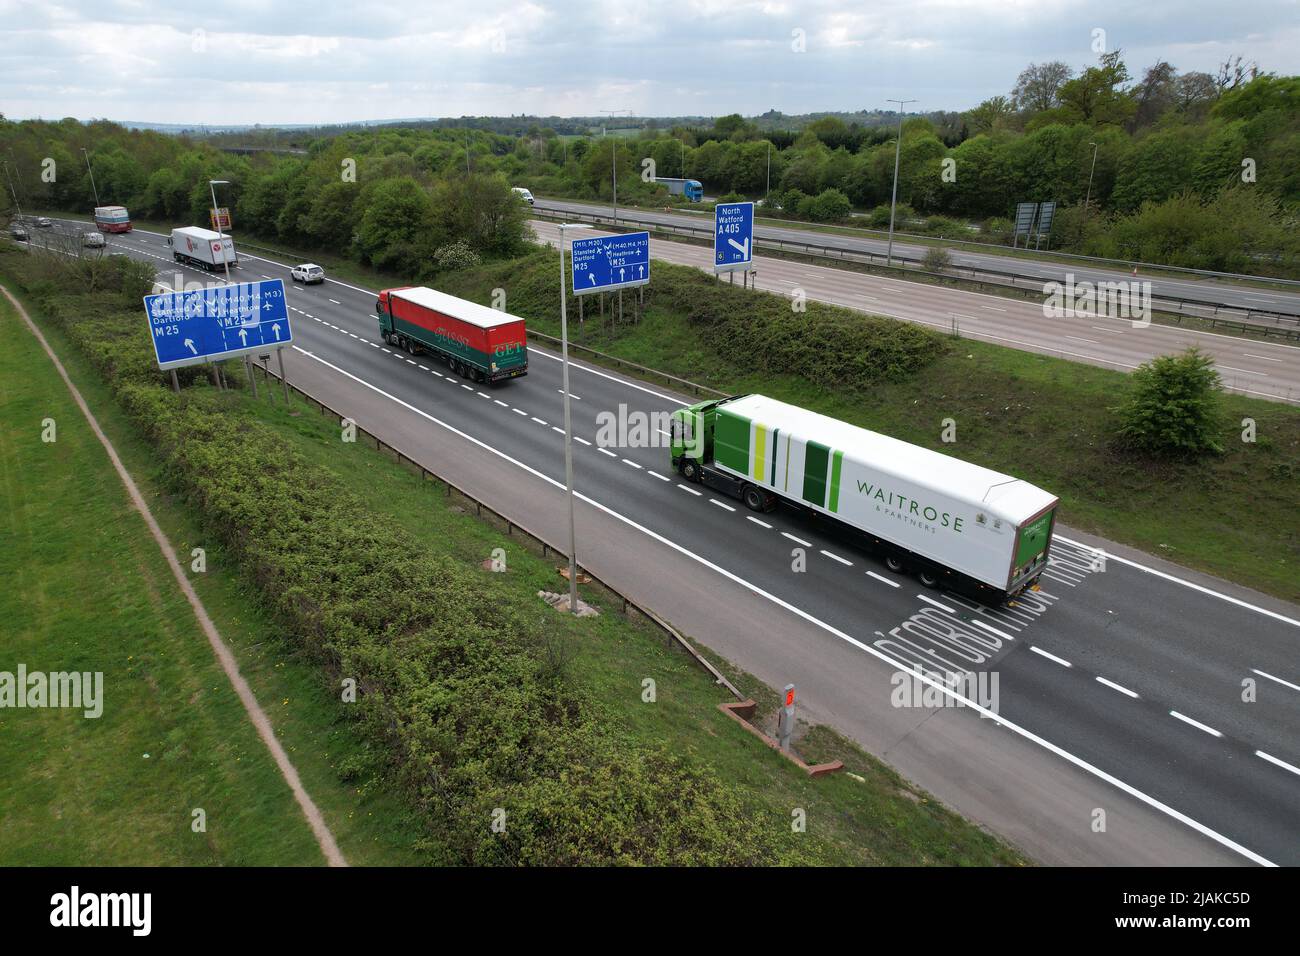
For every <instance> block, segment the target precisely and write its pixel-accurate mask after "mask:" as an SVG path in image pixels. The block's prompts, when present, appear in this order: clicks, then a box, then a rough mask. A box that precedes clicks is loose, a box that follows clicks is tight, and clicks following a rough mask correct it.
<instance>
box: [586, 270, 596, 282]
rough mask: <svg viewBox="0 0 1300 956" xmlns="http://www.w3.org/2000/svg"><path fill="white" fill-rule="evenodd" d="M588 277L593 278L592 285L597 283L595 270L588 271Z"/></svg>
mask: <svg viewBox="0 0 1300 956" xmlns="http://www.w3.org/2000/svg"><path fill="white" fill-rule="evenodd" d="M587 278H588V279H590V280H591V284H592V285H595V284H596V274H595V273H594V272H588V273H587Z"/></svg>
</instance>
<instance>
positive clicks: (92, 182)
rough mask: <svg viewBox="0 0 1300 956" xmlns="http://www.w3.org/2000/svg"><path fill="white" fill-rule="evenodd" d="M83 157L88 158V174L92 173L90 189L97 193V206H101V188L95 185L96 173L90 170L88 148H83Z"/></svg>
mask: <svg viewBox="0 0 1300 956" xmlns="http://www.w3.org/2000/svg"><path fill="white" fill-rule="evenodd" d="M81 155H82V156H84V157H86V172H88V173H90V188H91V189H93V190H94V191H95V205H96V206H98V205H99V187H98V186H96V185H95V171H94V170H93V169H91V168H90V154H89V153H88V152H86V147H84V146H83V147H81Z"/></svg>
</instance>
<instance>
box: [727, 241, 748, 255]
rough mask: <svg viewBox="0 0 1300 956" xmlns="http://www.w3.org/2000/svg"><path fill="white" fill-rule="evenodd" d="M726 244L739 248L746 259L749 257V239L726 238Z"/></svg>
mask: <svg viewBox="0 0 1300 956" xmlns="http://www.w3.org/2000/svg"><path fill="white" fill-rule="evenodd" d="M727 244H728V245H730V246H734V247H735V248H737V249H739V250H740V255H741V257H742V258H745V259H748V258H749V240H748V239H746V240H745V241H744V242H737V241H736V240H735V239H728V240H727Z"/></svg>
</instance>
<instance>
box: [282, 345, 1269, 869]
mask: <svg viewBox="0 0 1300 956" xmlns="http://www.w3.org/2000/svg"><path fill="white" fill-rule="evenodd" d="M292 347H293V349H294V350H295V351H297V352H301V353H302V354H303V355H305V356H306V357H307V358H310V359H312V360H313V361H315V362H319V363H320V364H321V365H324V366H325V367H326V368H329V369H332V370H333V371H335V372H337V373H338V374H340V375H342V376H344V377H345V378H348V379H351V380H352V381H354V382H356V383H357V384H358V385H361V386H363V387H365V388H368V389H370V390H371V391H372V392H375V393H376V394H378V395H382V396H384V397H385V398H387V399H389V400H390V401H392V402H395V403H396V404H398V405H401V406H402V407H403V408H405V409H407V410H409V411H411V412H414V413H415V414H417V415H419V416H420V417H421V418H424V419H427V420H428V421H431V422H433V423H434V424H435V425H438V426H440V427H442V428H445V429H446V430H447V431H449V432H451V433H452V434H453V435H456V436H458V437H460V438H462V439H464V440H465V441H468V442H470V443H471V444H474V445H477V446H478V447H479V448H482V449H483V450H484V451H486V452H488V453H490V454H493V455H496V456H497V457H498V458H500V459H502V460H503V461H507V462H509V463H510V464H512V465H514V466H515V467H517V468H519V469H521V470H523V471H526V472H527V473H528V474H530V475H532V476H533V477H535V478H537V479H539V480H541V481H544V482H546V483H547V484H548V485H551V486H552V487H554V488H560V489H562V488H564V483H563V482H561V481H557V480H556V479H554V478H551V477H550V476H549V475H544V474H542V473H541V472H540V471H538V470H537V469H536V468H533V467H531V466H530V465H526V464H524V463H523V462H522V461H519V460H518V459H515V458H512V457H510V456H509V455H507V454H506V453H505V452H503V451H501V450H500V449H497V448H493V447H492V446H491V445H489V444H488V443H487V442H485V441H482V440H481V439H478V438H475V437H474V436H473V435H470V434H468V433H466V432H463V431H461V430H460V429H459V428H456V427H455V426H454V425H449V424H447V423H446V422H444V421H441V420H440V419H438V418H436V417H434V416H433V415H430V414H429V413H428V412H426V411H424V410H423V409H419V408H416V407H415V406H414V405H411V404H410V403H408V402H405V401H403V400H402V399H400V398H398V397H397V396H396V395H392V394H390V393H388V392H385V391H384V390H383V389H381V388H379V387H378V386H377V385H372V384H370V383H369V382H367V381H366V380H365V379H362V378H358V377H357V376H356V375H353V374H352V373H351V372H349V371H347V370H346V369H342V368H340V367H339V366H337V365H334V364H333V363H331V362H328V361H326V360H325V359H323V358H320V357H319V356H317V355H312V354H311V353H310V352H307V351H305V350H303V349H301V348H299V347H298V346H297V345H294V346H292ZM678 487H679V488H684V489H685V490H687V491H690V492H692V493H693V494H696V495H698V494H700V492H698V491H695V489H693V488H687V487H686V486H685V485H678ZM574 496H575V497H577V498H580V499H581V500H582V501H584V502H586V503H587V504H589V505H591V506H592V507H593V508H595V509H597V510H598V511H602V512H604V513H605V514H607V515H609V516H610V517H611V518H613V519H614V520H615V521H619V522H622V523H623V524H625V525H627V526H628V527H629V528H632V529H634V530H636V531H639V532H641V533H642V534H644V535H645V536H646V537H648V538H650V539H651V540H652V541H657V542H658V543H660V544H662V545H663V546H664V547H666V548H671V549H672V550H673V551H676V552H677V553H678V554H680V555H682V556H683V557H685V558H687V559H688V560H691V561H694V562H696V563H697V564H700V565H702V566H703V567H706V568H708V569H709V570H711V571H713V572H715V573H717V574H719V575H721V576H722V577H724V578H726V579H727V580H728V581H731V582H732V583H733V584H736V585H738V586H739V587H742V588H744V589H745V590H747V591H749V592H750V593H752V594H755V595H757V596H759V597H761V598H763V599H764V600H767V601H770V602H771V603H773V604H775V605H776V606H777V607H780V608H782V609H783V610H785V611H788V612H789V613H791V614H793V615H795V616H796V617H799V618H802V619H803V620H805V621H807V622H808V623H809V624H811V625H813V626H814V627H816V628H819V629H820V630H823V631H825V632H826V633H827V634H830V635H831V636H833V637H836V638H838V639H840V640H841V641H844V642H845V643H846V644H849V645H851V646H853V647H856V648H857V649H858V650H860V651H863V652H864V653H866V654H869V655H871V656H872V657H874V658H876V659H877V660H879V661H881V662H883V663H884V664H886V665H888V666H889V667H891V668H893V669H894V670H896V671H898V670H907V671H910V670H911V668H910V667H908V666H907V665H905V664H902V663H900V662H899V661H896V660H894V659H893V658H892V657H890V656H889V655H888V654H886V653H885V652H884V651H882V650H880V649H879V648H877V647H873V646H872V645H870V644H864V643H863V642H862V641H859V640H858V639H857V638H855V637H851V636H850V635H848V634H846V633H845V632H844V631H841V630H840V629H839V628H837V627H835V626H833V625H831V624H828V623H826V622H825V621H822V620H820V619H819V618H817V617H815V616H813V615H812V614H810V613H808V612H807V611H805V610H803V609H802V608H799V607H795V606H794V605H793V604H791V603H789V602H788V601H785V600H782V599H781V598H779V597H777V596H776V595H775V594H771V593H769V592H767V591H764V590H763V589H762V588H760V587H758V585H756V584H752V583H751V582H749V581H747V580H745V579H744V578H742V577H741V576H740V575H738V574H736V573H735V572H732V571H728V570H727V569H726V568H724V567H722V566H721V565H718V564H715V563H713V562H712V561H710V560H708V559H707V558H704V557H701V556H700V555H698V554H696V553H694V552H693V551H691V550H690V549H689V548H686V547H684V546H682V545H680V544H678V543H677V542H675V541H671V540H669V539H668V538H665V537H664V536H663V535H661V534H659V533H658V532H655V531H651V530H650V529H649V528H647V527H645V526H644V525H641V524H638V523H637V522H635V521H633V520H632V519H631V518H628V517H627V516H625V515H622V514H619V513H618V512H617V511H615V510H613V509H612V508H610V507H609V506H607V505H604V504H601V503H600V502H599V501H597V500H595V499H594V498H592V497H590V496H589V495H586V494H583V493H582V492H580V491H575V492H574ZM915 679H916V680H919V681H921V682H922V683H924V684H926V685H928V686H930V687H933V688H934V689H935V690H937V691H938V692H939V693H941V694H943V695H944V696H946V697H949V698H951V699H952V700H954V701H956V702H958V703H960V704H962V705H963V706H965V707H967V708H969V709H970V710H972V711H974V712H975V713H977V714H980V715H982V716H984V717H987V718H989V719H991V720H993V721H994V722H995V723H997V724H998V725H1000V726H1002V727H1005V728H1006V729H1007V730H1010V731H1011V732H1012V733H1014V734H1016V735H1018V736H1020V737H1023V738H1024V739H1025V740H1028V741H1030V742H1031V743H1034V744H1037V745H1038V746H1040V747H1042V748H1043V749H1044V750H1046V751H1048V752H1049V753H1051V754H1054V755H1056V756H1057V757H1060V758H1061V759H1062V760H1065V761H1066V762H1068V763H1070V764H1073V765H1074V766H1075V767H1078V768H1079V769H1080V770H1082V771H1084V772H1085V773H1089V774H1092V775H1093V776H1094V777H1096V778H1097V779H1098V780H1101V781H1103V782H1105V783H1108V784H1110V785H1111V786H1113V787H1115V788H1116V789H1118V790H1120V791H1122V792H1124V793H1126V794H1128V795H1129V796H1130V797H1132V798H1133V799H1135V800H1138V801H1140V802H1142V803H1145V804H1146V805H1147V806H1149V807H1151V808H1152V809H1154V810H1157V811H1158V812H1160V813H1163V814H1165V815H1166V816H1168V817H1170V818H1171V819H1173V820H1177V821H1178V822H1179V823H1182V824H1183V825H1184V826H1187V827H1189V828H1190V829H1192V830H1195V831H1196V832H1197V833H1199V834H1201V835H1202V836H1204V837H1207V838H1208V839H1211V840H1213V841H1214V842H1216V843H1218V844H1219V845H1220V846H1223V847H1226V848H1227V849H1229V850H1231V851H1233V852H1234V853H1237V854H1239V855H1241V856H1243V857H1245V858H1246V859H1248V860H1250V861H1251V862H1253V863H1258V864H1259V865H1260V866H1270V867H1272V866H1277V864H1276V863H1274V862H1272V861H1271V860H1269V859H1268V858H1267V857H1263V856H1261V855H1260V854H1258V853H1256V852H1255V851H1254V850H1250V849H1248V848H1246V847H1244V846H1242V845H1241V844H1240V843H1237V842H1236V841H1235V840H1232V839H1230V838H1229V837H1226V836H1224V835H1223V834H1222V833H1219V832H1218V831H1217V830H1213V829H1211V828H1210V827H1207V826H1206V825H1205V824H1203V823H1200V822H1198V821H1196V820H1194V819H1192V818H1191V817H1189V816H1188V815H1187V814H1185V813H1183V812H1182V811H1180V810H1175V809H1174V808H1173V807H1171V806H1169V805H1168V804H1166V803H1162V802H1161V801H1159V800H1157V799H1156V798H1155V797H1152V796H1150V795H1149V794H1147V793H1144V792H1143V791H1141V790H1139V789H1137V788H1136V787H1134V786H1132V785H1130V784H1127V783H1125V782H1124V781H1123V780H1120V779H1119V778H1118V777H1116V776H1114V775H1113V774H1110V773H1107V772H1106V771H1105V770H1102V769H1101V768H1100V767H1097V766H1094V765H1093V764H1091V763H1089V762H1088V761H1086V760H1084V759H1083V758H1082V757H1078V756H1075V755H1074V754H1072V753H1070V752H1069V751H1068V750H1065V749H1064V748H1062V747H1060V746H1057V745H1056V744H1054V743H1052V742H1051V741H1050V740H1047V739H1046V738H1044V737H1040V736H1039V735H1038V734H1036V733H1034V732H1033V731H1031V730H1029V729H1027V728H1025V727H1021V726H1020V725H1019V724H1017V723H1015V722H1014V721H1011V720H1008V719H1007V718H1006V717H1003V716H1001V715H999V714H995V713H994V712H993V711H991V710H989V709H988V708H987V707H985V706H984V705H982V704H980V703H979V701H975V700H970V699H968V698H966V697H964V696H962V695H961V694H959V693H957V692H956V691H955V690H953V688H951V687H949V686H948V685H947V684H945V683H943V682H942V681H939V680H936V679H934V678H933V677H929V676H927V675H925V674H916V676H915Z"/></svg>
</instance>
